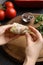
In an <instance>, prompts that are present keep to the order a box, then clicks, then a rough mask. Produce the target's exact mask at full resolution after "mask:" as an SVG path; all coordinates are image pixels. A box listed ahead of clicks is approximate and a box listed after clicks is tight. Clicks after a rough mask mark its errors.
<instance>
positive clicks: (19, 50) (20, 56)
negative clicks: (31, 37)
mask: <svg viewBox="0 0 43 65" xmlns="http://www.w3.org/2000/svg"><path fill="white" fill-rule="evenodd" d="M33 15H34V16H35V17H37V16H38V15H40V14H35V13H34V14H33ZM14 22H17V23H21V24H23V22H22V20H21V15H20V16H17V17H15V18H14V19H12V20H11V21H9V22H8V23H7V24H12V23H14ZM23 25H25V24H23ZM29 25H30V24H26V26H29ZM32 26H37V25H33V24H32ZM25 47H26V39H25V36H20V37H19V38H17V39H15V40H14V39H13V40H12V41H10V42H9V43H8V44H6V45H4V46H3V49H4V50H5V52H7V53H8V54H9V55H10V56H12V57H13V58H16V59H17V60H19V61H20V62H22V61H24V59H25ZM40 61H43V48H42V49H41V51H40V55H39V58H38V59H37V62H40Z"/></svg>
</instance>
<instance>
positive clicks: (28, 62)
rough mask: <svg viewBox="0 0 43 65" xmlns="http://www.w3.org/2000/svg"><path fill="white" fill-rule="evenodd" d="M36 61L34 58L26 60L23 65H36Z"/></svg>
mask: <svg viewBox="0 0 43 65" xmlns="http://www.w3.org/2000/svg"><path fill="white" fill-rule="evenodd" d="M35 63H36V61H35V59H33V58H26V59H25V61H24V63H23V65H35Z"/></svg>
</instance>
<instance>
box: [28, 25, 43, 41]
mask: <svg viewBox="0 0 43 65" xmlns="http://www.w3.org/2000/svg"><path fill="white" fill-rule="evenodd" d="M29 29H30V30H31V31H32V32H33V33H34V34H35V35H36V37H37V38H38V39H39V40H40V39H42V36H41V34H40V33H39V31H38V30H36V29H35V28H34V27H32V26H29Z"/></svg>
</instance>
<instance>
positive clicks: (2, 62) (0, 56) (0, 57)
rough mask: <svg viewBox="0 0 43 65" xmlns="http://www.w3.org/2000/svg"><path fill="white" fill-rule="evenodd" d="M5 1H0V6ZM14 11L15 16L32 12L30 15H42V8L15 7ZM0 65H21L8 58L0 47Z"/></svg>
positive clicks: (41, 63)
mask: <svg viewBox="0 0 43 65" xmlns="http://www.w3.org/2000/svg"><path fill="white" fill-rule="evenodd" d="M5 1H6V0H0V4H1V3H2V4H3V2H5ZM15 9H16V10H17V16H18V15H21V14H23V13H24V12H32V13H43V8H21V7H17V6H16V5H15ZM8 21H9V20H8V19H5V20H4V21H0V23H1V24H5V23H6V22H8ZM0 65H22V63H21V62H19V61H18V60H16V59H14V58H12V57H11V56H9V55H8V54H7V53H6V52H5V51H4V50H3V48H2V46H0ZM36 65H43V62H38V63H36Z"/></svg>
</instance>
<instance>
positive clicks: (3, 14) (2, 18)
mask: <svg viewBox="0 0 43 65" xmlns="http://www.w3.org/2000/svg"><path fill="white" fill-rule="evenodd" d="M4 18H5V12H4V11H3V10H2V9H0V20H4Z"/></svg>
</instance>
